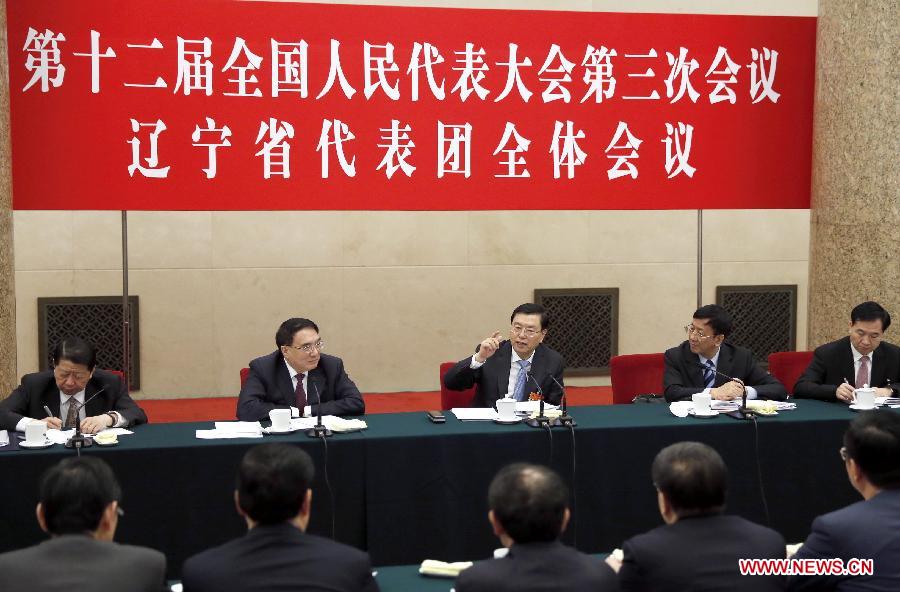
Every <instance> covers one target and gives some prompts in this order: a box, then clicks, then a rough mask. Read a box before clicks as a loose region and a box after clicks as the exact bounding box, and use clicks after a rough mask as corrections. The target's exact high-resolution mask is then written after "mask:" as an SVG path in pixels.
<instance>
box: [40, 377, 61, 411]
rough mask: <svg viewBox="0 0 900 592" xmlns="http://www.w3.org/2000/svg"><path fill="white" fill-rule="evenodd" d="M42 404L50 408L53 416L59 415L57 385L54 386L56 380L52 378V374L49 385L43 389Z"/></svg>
mask: <svg viewBox="0 0 900 592" xmlns="http://www.w3.org/2000/svg"><path fill="white" fill-rule="evenodd" d="M41 399H42V401H43V404H44V405H46V406H47V407H49V408H50V411H52V412H53V417H60V415H59V387H58V386H56V381H55V380H54V379H53V375H52V374H51V376H50V386H49V387H47V388H46V389H45V390H44V394H43V395H42V396H41Z"/></svg>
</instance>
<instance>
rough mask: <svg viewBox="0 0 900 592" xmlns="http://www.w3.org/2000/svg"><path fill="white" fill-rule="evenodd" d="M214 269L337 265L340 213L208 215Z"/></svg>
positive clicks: (341, 242)
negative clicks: (210, 227)
mask: <svg viewBox="0 0 900 592" xmlns="http://www.w3.org/2000/svg"><path fill="white" fill-rule="evenodd" d="M212 245H213V248H212V257H213V267H215V268H217V269H222V268H240V267H245V268H247V267H257V268H267V267H329V266H334V267H340V266H341V265H343V264H344V257H343V249H344V222H343V215H342V213H341V212H212Z"/></svg>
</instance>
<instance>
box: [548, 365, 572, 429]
mask: <svg viewBox="0 0 900 592" xmlns="http://www.w3.org/2000/svg"><path fill="white" fill-rule="evenodd" d="M549 376H550V380H552V381H553V382H554V383H556V386H558V387H559V389H560V390H561V391H562V398H561V399H560V400H559V402H560V406H559V409H560V411H562V415H560V416H559V417H558V418H557V419H556V420H555V421H554V422H553V425H554V426H576V425H578V424H577V423H575V418H574V417H572V416H571V415H569V408H568V405H567V401H566V387H564V386H563V385H562V383H561V382H560V381H558V380H556V377H555V376H553V375H552V374H550V375H549Z"/></svg>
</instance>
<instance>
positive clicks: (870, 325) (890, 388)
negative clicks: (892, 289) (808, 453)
mask: <svg viewBox="0 0 900 592" xmlns="http://www.w3.org/2000/svg"><path fill="white" fill-rule="evenodd" d="M890 326H891V315H890V314H889V313H888V311H886V310H885V309H884V308H883V307H882V306H881V305H880V304H878V303H877V302H871V301H869V302H863V303H862V304H859V305H857V306H856V307H854V308H853V310H852V311H851V312H850V334H849V335H848V336H847V337H844V338H843V339H838V340H837V341H832V342H831V343H826V344H825V345H822V346H820V347H817V348H816V351H815V353H814V354H813V359H812V361H811V362H810V363H809V367H807V368H806V370H805V371H804V372H803V374H802V375H801V376H800V378H799V379H798V380H797V384H795V385H794V395H795V396H797V397H802V398H807V399H822V400H824V401H842V402H844V403H852V402H853V399H854V397H853V389H854V386H855V387H856V388H863V386H864V385H868V386H871V387H876V388H877V392H876V393H875V396H876V397H891V396H893V397H900V347H897V346H896V345H894V344H893V343H888V342H887V341H883V339H884V333H885V332H886V331H887V330H888V327H890Z"/></svg>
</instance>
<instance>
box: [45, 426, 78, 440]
mask: <svg viewBox="0 0 900 592" xmlns="http://www.w3.org/2000/svg"><path fill="white" fill-rule="evenodd" d="M74 435H75V428H71V429H68V430H56V429H49V430H47V440H48V441H50V442H51V443H53V444H65V443H66V442H68V441H69V438H71V437H72V436H74Z"/></svg>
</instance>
